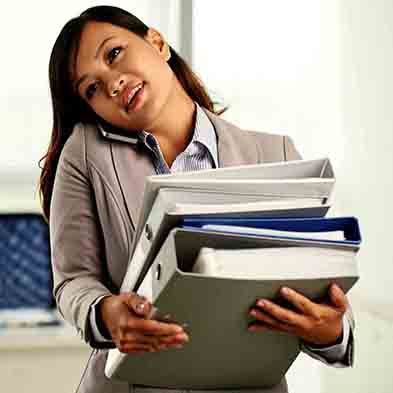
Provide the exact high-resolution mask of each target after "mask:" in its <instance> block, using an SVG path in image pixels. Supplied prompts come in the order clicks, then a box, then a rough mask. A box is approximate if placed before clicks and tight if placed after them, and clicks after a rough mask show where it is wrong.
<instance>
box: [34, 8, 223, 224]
mask: <svg viewBox="0 0 393 393" xmlns="http://www.w3.org/2000/svg"><path fill="white" fill-rule="evenodd" d="M91 21H94V22H107V23H111V24H113V25H116V26H120V27H123V28H125V29H127V30H129V31H132V32H133V33H135V34H137V35H138V36H140V37H142V38H144V37H145V35H146V33H147V31H148V28H149V27H148V26H146V25H145V24H144V23H143V22H142V21H141V20H139V19H138V18H137V17H136V16H134V15H132V14H130V13H129V12H127V11H125V10H123V9H121V8H117V7H111V6H97V7H92V8H88V9H87V10H86V11H84V12H82V13H81V15H80V16H78V17H76V18H73V19H71V20H70V21H68V22H67V23H66V24H65V26H64V27H63V29H62V30H61V32H60V34H59V36H58V37H57V39H56V42H55V44H54V46H53V49H52V53H51V56H50V61H49V84H50V91H51V98H52V110H53V129H52V135H51V139H50V142H49V147H48V150H47V153H46V154H45V155H44V156H43V157H42V158H41V159H40V160H39V167H40V168H41V169H42V170H41V175H40V179H39V185H38V189H39V193H40V200H41V206H42V209H43V213H44V217H45V219H46V220H47V221H49V215H50V202H51V197H52V191H53V185H54V181H55V174H56V168H57V164H58V161H59V157H60V153H61V151H62V149H63V147H64V145H65V143H66V141H67V139H68V138H69V136H70V135H71V133H72V130H73V128H74V126H75V124H76V123H78V122H95V121H96V120H97V119H98V116H97V115H96V114H95V113H94V112H93V111H92V110H91V108H90V107H89V106H88V105H87V104H86V103H85V102H84V101H83V100H82V99H81V98H80V97H79V96H78V95H77V93H76V92H75V91H74V90H73V88H72V75H71V70H70V69H71V67H70V64H71V61H73V62H74V64H75V58H76V54H77V51H78V48H79V42H80V38H81V35H82V31H83V29H84V27H85V25H86V24H87V23H88V22H91ZM170 51H171V57H170V59H169V61H168V64H169V66H170V67H171V69H172V71H173V72H174V74H175V75H176V77H177V79H178V80H179V81H180V83H181V85H182V86H183V88H184V90H185V91H186V93H187V94H188V95H189V96H190V98H191V99H192V100H194V101H196V102H197V103H198V104H199V105H200V106H203V107H204V108H206V109H208V110H209V111H211V112H213V113H215V114H216V115H221V114H222V113H223V112H224V111H225V110H226V109H228V108H224V109H222V110H221V111H215V109H214V106H215V105H216V104H219V102H214V101H212V99H211V98H210V96H209V94H208V93H207V91H206V89H205V87H204V86H203V83H202V82H201V80H200V79H199V78H198V77H197V76H196V74H195V73H194V72H193V71H192V70H191V68H190V66H189V65H188V64H187V63H186V62H185V61H184V60H183V59H182V58H181V57H180V56H179V55H178V54H177V53H176V51H175V50H174V49H173V48H172V47H170ZM72 56H74V57H72ZM101 120H102V119H101ZM43 160H45V162H44V164H43V166H42V167H41V165H40V164H41V162H42V161H43Z"/></svg>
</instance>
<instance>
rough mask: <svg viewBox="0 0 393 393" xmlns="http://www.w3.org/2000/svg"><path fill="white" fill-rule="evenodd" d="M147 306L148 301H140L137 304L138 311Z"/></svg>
mask: <svg viewBox="0 0 393 393" xmlns="http://www.w3.org/2000/svg"><path fill="white" fill-rule="evenodd" d="M145 308H146V303H138V304H137V305H136V309H137V310H138V311H143V310H144V309H145Z"/></svg>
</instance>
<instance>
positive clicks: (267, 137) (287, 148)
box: [243, 130, 301, 162]
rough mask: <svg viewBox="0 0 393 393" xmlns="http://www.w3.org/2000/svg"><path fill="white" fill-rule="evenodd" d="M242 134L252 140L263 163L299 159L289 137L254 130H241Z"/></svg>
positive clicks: (299, 156)
mask: <svg viewBox="0 0 393 393" xmlns="http://www.w3.org/2000/svg"><path fill="white" fill-rule="evenodd" d="M243 132H244V133H246V134H248V135H249V137H250V138H253V140H254V141H255V144H256V145H257V147H258V149H259V150H260V151H261V154H262V157H263V162H275V161H291V160H300V159H301V155H300V153H299V152H298V150H297V149H296V147H295V144H294V142H293V139H292V138H291V137H290V136H289V135H286V134H279V133H277V134H276V133H272V132H264V131H256V130H243Z"/></svg>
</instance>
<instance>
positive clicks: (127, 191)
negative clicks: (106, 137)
mask: <svg viewBox="0 0 393 393" xmlns="http://www.w3.org/2000/svg"><path fill="white" fill-rule="evenodd" d="M111 150H112V156H113V163H114V166H115V169H116V172H117V176H118V178H119V179H118V180H119V185H120V188H121V190H122V193H123V197H124V200H125V203H126V206H127V209H128V213H129V215H130V218H131V221H132V223H133V225H134V229H136V226H137V224H138V218H139V210H140V208H141V207H142V201H143V193H144V188H145V179H146V177H147V176H150V175H154V174H155V170H154V167H153V164H152V162H151V160H150V159H149V157H148V156H147V155H146V154H143V153H142V152H141V149H140V147H138V146H133V147H130V145H129V144H127V143H118V142H111Z"/></svg>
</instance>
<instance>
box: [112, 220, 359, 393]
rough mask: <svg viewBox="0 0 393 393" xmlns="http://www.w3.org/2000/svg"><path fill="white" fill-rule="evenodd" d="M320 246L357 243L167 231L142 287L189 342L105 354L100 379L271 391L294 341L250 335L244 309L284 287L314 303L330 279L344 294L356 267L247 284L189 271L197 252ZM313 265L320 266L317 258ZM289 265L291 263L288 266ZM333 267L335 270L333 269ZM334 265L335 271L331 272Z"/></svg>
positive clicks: (344, 246)
mask: <svg viewBox="0 0 393 393" xmlns="http://www.w3.org/2000/svg"><path fill="white" fill-rule="evenodd" d="M296 246H306V247H307V246H310V247H323V248H327V249H330V250H332V252H334V250H348V251H349V252H352V253H353V254H355V253H356V252H357V250H358V245H355V244H350V243H345V242H341V243H338V244H335V243H332V242H319V241H305V240H299V239H277V238H263V237H255V236H254V237H250V236H247V235H238V234H233V233H229V234H227V233H207V232H206V231H203V230H201V229H198V228H196V229H194V228H191V229H179V228H175V229H172V230H171V231H170V233H169V235H168V237H167V239H166V240H165V242H164V243H163V246H162V247H161V249H160V251H159V253H158V255H157V257H156V258H155V260H154V263H153V264H152V266H151V268H150V269H149V272H148V274H147V275H146V277H145V279H144V281H143V283H142V285H141V289H142V288H151V291H152V292H151V293H150V294H148V293H146V292H145V293H143V294H144V295H148V297H150V300H151V301H152V302H153V303H154V305H155V306H156V307H157V308H158V310H160V311H161V312H162V313H169V314H171V316H172V317H173V318H174V319H175V320H176V321H177V322H178V323H186V324H187V325H188V331H189V335H190V341H189V342H188V343H187V344H186V345H185V346H184V347H183V348H182V349H169V350H167V351H161V352H156V353H145V354H142V355H138V356H132V355H126V354H123V353H120V352H119V351H118V350H117V349H113V350H111V351H110V353H109V356H108V360H107V364H106V369H105V373H106V375H107V376H108V377H110V378H119V379H123V380H127V381H129V382H130V383H133V384H142V385H149V386H161V387H162V386H165V387H167V388H180V389H223V388H224V389H230V388H233V389H234V388H255V387H261V388H262V387H264V388H266V387H271V386H273V385H275V384H277V383H279V382H280V381H281V379H282V378H283V376H284V375H285V373H286V372H287V370H288V368H289V367H290V365H291V364H292V363H293V361H294V360H295V359H296V357H297V355H298V353H299V349H300V345H299V344H300V343H299V340H298V339H297V338H296V337H295V336H292V335H289V334H286V333H282V332H272V331H269V330H266V331H263V332H249V331H248V330H247V326H248V323H249V322H251V320H252V318H251V317H250V316H248V310H249V308H250V306H252V305H253V304H255V300H256V299H257V298H259V297H265V298H270V299H275V298H276V295H277V293H278V291H279V289H280V288H281V287H282V286H283V285H286V286H289V287H291V288H293V289H295V290H298V291H300V292H301V293H303V294H304V295H306V296H308V297H310V298H311V299H320V298H321V297H323V295H325V294H326V291H327V289H328V287H329V285H330V283H331V282H332V280H334V281H335V282H336V283H337V284H338V285H340V286H341V288H343V290H344V291H345V292H347V291H348V290H349V289H350V288H351V287H352V286H353V285H354V283H355V282H356V281H357V279H358V274H357V268H356V264H355V263H354V265H353V269H352V270H351V271H349V272H348V269H346V271H345V273H344V274H343V272H340V271H335V272H332V275H331V276H330V277H319V278H318V275H317V274H316V275H315V277H313V278H310V275H309V273H308V275H306V276H302V272H301V271H299V276H298V278H297V279H280V278H277V279H275V280H272V279H269V280H253V279H228V278H220V277H207V276H204V275H201V274H198V273H190V271H191V270H192V265H193V263H194V262H195V259H196V258H197V255H198V253H199V251H200V249H201V248H202V247H210V248H217V249H219V248H221V249H242V248H243V249H244V248H257V247H296ZM317 262H321V261H318V260H316V263H317ZM294 263H295V262H294ZM336 265H337V264H336ZM336 265H335V266H336Z"/></svg>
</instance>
